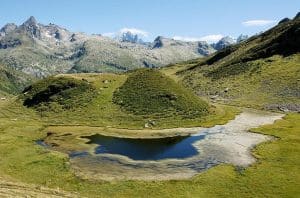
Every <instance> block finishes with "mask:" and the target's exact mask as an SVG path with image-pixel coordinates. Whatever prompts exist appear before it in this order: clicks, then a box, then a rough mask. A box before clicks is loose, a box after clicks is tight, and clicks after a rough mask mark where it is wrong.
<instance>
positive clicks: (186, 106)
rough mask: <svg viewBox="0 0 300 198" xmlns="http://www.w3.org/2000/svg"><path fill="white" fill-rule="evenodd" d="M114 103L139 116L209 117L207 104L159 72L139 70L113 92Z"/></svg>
mask: <svg viewBox="0 0 300 198" xmlns="http://www.w3.org/2000/svg"><path fill="white" fill-rule="evenodd" d="M113 101H114V102H115V103H117V104H119V105H120V106H122V108H124V109H125V110H126V111H128V112H131V113H133V114H137V115H152V114H155V115H159V116H163V117H168V116H172V115H181V116H183V117H186V118H194V117H199V116H204V115H206V114H208V111H209V110H208V108H209V106H208V104H207V103H206V102H205V101H203V100H201V99H199V98H198V97H197V96H196V95H195V94H193V93H192V92H190V91H189V90H187V89H185V88H184V87H183V86H181V85H179V84H177V83H176V82H175V81H173V80H172V79H170V78H169V77H167V76H166V75H164V74H162V73H161V72H159V71H157V70H151V69H140V70H136V71H134V72H133V73H131V74H130V75H129V76H128V79H127V80H126V82H125V83H124V84H123V85H122V86H121V87H120V88H119V89H118V90H116V91H115V92H114V96H113Z"/></svg>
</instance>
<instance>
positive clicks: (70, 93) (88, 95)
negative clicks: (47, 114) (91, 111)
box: [22, 77, 95, 110]
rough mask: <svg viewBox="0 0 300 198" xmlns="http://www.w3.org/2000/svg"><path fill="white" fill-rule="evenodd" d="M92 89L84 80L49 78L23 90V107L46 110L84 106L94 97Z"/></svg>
mask: <svg viewBox="0 0 300 198" xmlns="http://www.w3.org/2000/svg"><path fill="white" fill-rule="evenodd" d="M94 90H95V89H94V87H93V86H92V85H90V84H89V83H88V82H86V81H84V80H77V79H74V78H70V77H49V78H46V79H44V80H40V81H38V82H36V83H34V84H33V85H31V86H29V87H27V88H25V90H24V91H23V95H22V99H23V101H24V102H23V104H24V106H27V107H33V108H37V109H39V108H44V109H46V110H61V109H72V108H75V107H79V106H85V105H86V104H87V103H88V102H89V101H90V100H91V99H92V98H93V96H94V95H95V91H94Z"/></svg>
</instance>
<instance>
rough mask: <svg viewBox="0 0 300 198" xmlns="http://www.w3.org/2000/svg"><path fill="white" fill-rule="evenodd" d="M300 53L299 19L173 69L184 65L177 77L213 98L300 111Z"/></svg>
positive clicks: (244, 104)
mask: <svg viewBox="0 0 300 198" xmlns="http://www.w3.org/2000/svg"><path fill="white" fill-rule="evenodd" d="M299 52H300V19H299V18H297V17H296V18H295V19H293V20H286V21H284V22H281V23H279V24H278V25H277V26H275V27H273V28H272V29H270V30H268V31H266V32H264V33H262V34H260V35H257V36H253V37H251V38H249V39H248V40H246V41H243V42H241V43H239V44H237V45H233V46H230V47H227V48H225V49H223V50H221V51H220V52H217V53H215V54H213V55H211V56H210V57H208V58H204V59H197V60H193V61H189V62H185V63H180V64H177V65H175V66H173V68H177V69H178V68H180V69H179V70H181V71H179V72H177V76H179V77H180V78H181V79H182V81H183V83H184V84H185V86H188V87H190V88H192V89H193V90H194V91H195V92H196V93H197V94H198V95H201V96H206V97H209V98H211V99H212V100H213V101H220V102H224V103H229V104H235V105H243V106H249V107H256V108H265V109H281V110H295V111H299V110H300V94H299V93H300V54H299ZM171 68H172V66H171ZM171 68H169V69H168V70H170V69H171Z"/></svg>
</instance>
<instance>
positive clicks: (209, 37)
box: [173, 34, 224, 43]
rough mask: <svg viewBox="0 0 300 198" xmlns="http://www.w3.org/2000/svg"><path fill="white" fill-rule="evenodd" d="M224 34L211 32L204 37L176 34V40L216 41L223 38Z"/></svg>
mask: <svg viewBox="0 0 300 198" xmlns="http://www.w3.org/2000/svg"><path fill="white" fill-rule="evenodd" d="M223 37H224V36H223V35H222V34H211V35H207V36H203V37H184V36H174V37H173V39H174V40H180V41H191V42H193V41H206V42H208V43H215V42H218V41H219V40H220V39H222V38H223Z"/></svg>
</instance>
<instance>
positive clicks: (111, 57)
mask: <svg viewBox="0 0 300 198" xmlns="http://www.w3.org/2000/svg"><path fill="white" fill-rule="evenodd" d="M240 40H241V39H240ZM234 43H236V41H235V40H233V39H232V38H230V37H224V38H223V39H221V40H220V41H219V42H217V43H216V44H208V43H206V42H204V41H199V42H185V41H179V40H174V39H170V38H164V37H161V36H158V37H157V38H156V39H155V40H154V41H153V42H144V41H143V40H142V39H141V38H139V36H138V35H137V34H134V33H132V32H130V31H127V32H126V31H125V32H122V34H120V35H118V36H117V37H115V38H109V37H106V36H102V35H100V34H93V35H87V34H84V33H77V32H76V33H75V32H70V31H68V30H67V29H65V28H62V27H60V26H58V25H55V24H52V23H50V24H48V25H43V24H40V23H38V22H37V20H36V19H35V18H34V17H32V16H31V17H30V18H29V19H28V20H27V21H25V22H24V23H23V24H21V25H19V26H18V25H16V24H14V23H8V24H6V25H5V26H4V27H3V28H1V29H0V64H1V65H3V66H7V67H9V68H10V69H13V70H18V71H21V72H24V73H25V74H28V75H31V76H34V77H37V78H42V77H45V76H49V75H52V74H57V73H77V72H122V71H127V70H131V69H135V68H141V67H148V68H152V67H162V66H164V65H167V64H170V63H176V62H180V61H185V60H189V59H194V58H199V57H203V56H207V55H210V54H212V53H214V52H215V51H216V50H220V49H223V48H225V47H227V46H228V45H231V44H234Z"/></svg>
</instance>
